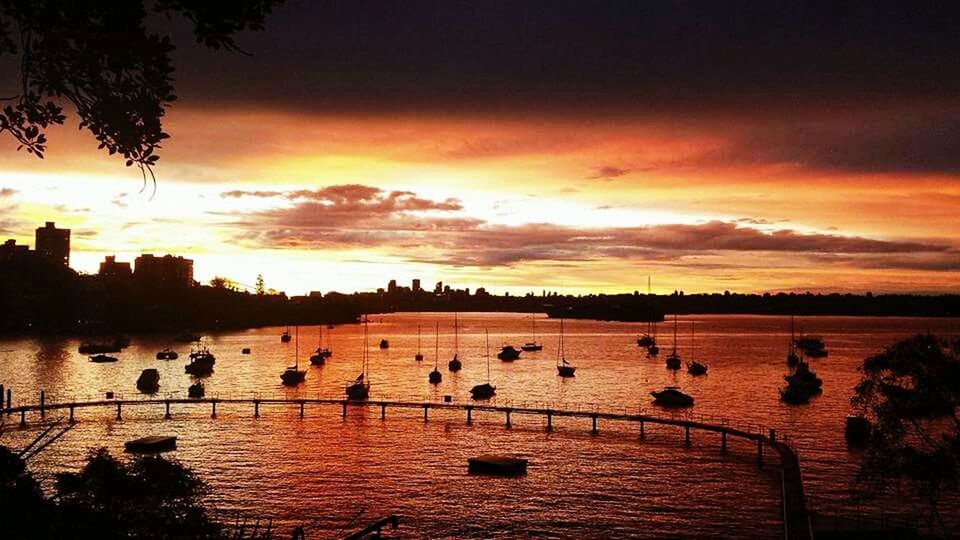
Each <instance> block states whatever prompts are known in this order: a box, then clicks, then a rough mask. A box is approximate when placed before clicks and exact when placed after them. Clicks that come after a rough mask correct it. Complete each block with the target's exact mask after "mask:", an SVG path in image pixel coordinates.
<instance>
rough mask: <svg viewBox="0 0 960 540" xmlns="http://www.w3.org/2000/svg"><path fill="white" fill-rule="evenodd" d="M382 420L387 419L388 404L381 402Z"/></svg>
mask: <svg viewBox="0 0 960 540" xmlns="http://www.w3.org/2000/svg"><path fill="white" fill-rule="evenodd" d="M380 419H381V420H386V419H387V404H386V403H383V402H380Z"/></svg>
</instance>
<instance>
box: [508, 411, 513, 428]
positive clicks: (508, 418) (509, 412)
mask: <svg viewBox="0 0 960 540" xmlns="http://www.w3.org/2000/svg"><path fill="white" fill-rule="evenodd" d="M511 412H512V411H511V410H510V409H507V427H510V426H511V424H510V413H511Z"/></svg>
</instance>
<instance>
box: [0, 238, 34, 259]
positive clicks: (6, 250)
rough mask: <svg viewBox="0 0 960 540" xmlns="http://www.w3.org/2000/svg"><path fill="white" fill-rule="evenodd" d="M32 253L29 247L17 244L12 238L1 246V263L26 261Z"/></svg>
mask: <svg viewBox="0 0 960 540" xmlns="http://www.w3.org/2000/svg"><path fill="white" fill-rule="evenodd" d="M30 253H31V252H30V247H29V246H27V245H25V244H17V241H16V240H14V239H12V238H11V239H10V240H7V241H6V242H4V243H3V245H0V261H3V262H13V261H16V260H24V259H26V258H27V257H29V256H30Z"/></svg>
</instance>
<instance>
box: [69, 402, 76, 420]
mask: <svg viewBox="0 0 960 540" xmlns="http://www.w3.org/2000/svg"><path fill="white" fill-rule="evenodd" d="M74 422H76V420H74V419H73V405H70V423H71V424H73V423H74Z"/></svg>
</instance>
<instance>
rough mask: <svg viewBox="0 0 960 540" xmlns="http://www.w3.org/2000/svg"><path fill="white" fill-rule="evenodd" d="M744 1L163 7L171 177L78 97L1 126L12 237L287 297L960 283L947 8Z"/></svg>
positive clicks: (958, 81) (858, 288)
mask: <svg viewBox="0 0 960 540" xmlns="http://www.w3.org/2000/svg"><path fill="white" fill-rule="evenodd" d="M773 4H776V5H773ZM743 5H744V6H750V7H749V9H748V8H743V9H732V8H731V7H730V5H725V6H720V5H716V7H712V6H714V4H712V3H704V4H702V5H699V4H697V3H681V2H649V3H641V2H623V3H618V2H605V3H600V4H599V5H596V4H595V5H590V6H588V5H586V3H584V4H573V5H572V6H565V5H563V3H557V2H530V3H525V4H524V5H523V6H522V7H518V6H517V5H515V3H513V2H483V3H476V4H474V3H471V2H459V1H451V2H435V3H426V2H425V3H413V4H411V3H406V2H403V3H400V2H396V3H379V2H316V3H314V2H307V1H303V0H301V1H291V2H289V3H288V4H287V5H286V6H283V7H281V8H279V9H278V10H277V11H276V12H275V13H274V15H273V16H272V17H271V18H270V19H268V21H267V28H266V30H265V31H263V32H259V33H244V34H241V35H240V36H239V37H238V44H239V45H240V47H241V48H243V49H244V50H246V51H248V52H250V53H251V54H252V56H246V55H243V54H236V53H233V54H231V53H227V52H223V51H219V52H218V51H210V50H205V49H201V48H198V47H196V46H194V45H193V43H192V38H191V36H190V35H189V30H188V29H187V28H186V27H185V26H181V25H180V24H179V23H166V22H163V21H157V22H156V23H157V27H156V28H155V29H156V30H157V31H163V32H167V31H169V32H171V33H172V34H173V36H174V38H175V39H174V41H175V43H176V44H177V45H178V47H179V48H178V51H177V53H176V55H175V65H176V66H177V72H176V77H177V83H176V84H177V89H178V96H179V99H178V100H177V102H176V103H175V105H174V106H173V107H172V108H171V109H169V111H168V114H167V117H166V120H165V122H166V129H167V131H168V132H169V133H170V134H171V139H170V140H169V141H168V142H167V143H166V144H165V145H164V148H163V151H162V152H161V154H160V155H161V160H160V162H159V165H158V166H157V169H156V173H157V178H158V184H157V187H156V192H155V194H154V192H153V188H152V186H148V187H147V188H146V189H145V190H143V191H141V179H140V174H139V172H138V171H136V170H135V169H132V168H130V169H128V168H126V167H124V166H123V162H122V161H121V160H118V159H115V158H113V157H109V156H107V155H106V154H105V153H104V152H102V151H98V150H97V149H96V147H97V143H96V141H95V140H94V139H93V137H92V136H91V135H90V134H89V133H87V132H85V131H78V130H77V129H76V118H75V117H74V116H69V117H68V120H67V125H65V126H63V127H62V128H59V129H53V130H50V131H49V132H48V138H49V139H50V141H51V142H50V145H49V150H48V152H47V158H46V159H45V160H43V161H39V160H37V159H35V158H33V157H32V156H28V155H26V154H24V153H22V152H16V151H15V149H16V145H15V144H14V142H13V141H12V140H11V139H9V138H0V236H3V237H9V238H15V239H17V240H18V241H19V242H27V243H30V244H32V243H33V239H32V236H33V229H34V228H35V227H37V226H39V225H41V224H42V223H43V222H44V221H56V222H57V224H58V225H59V226H66V227H69V228H71V229H72V230H73V254H72V261H71V264H72V266H73V267H74V268H75V269H77V270H79V271H83V272H95V271H96V268H97V265H98V263H99V261H100V260H102V258H103V256H104V255H106V254H117V255H118V258H119V259H121V260H131V261H132V260H133V258H134V257H135V256H136V255H137V254H139V253H143V252H146V253H158V254H162V253H167V252H169V253H175V254H181V255H184V256H187V257H190V258H192V259H194V260H195V273H196V276H197V278H198V279H200V280H203V281H206V280H209V279H210V278H211V277H213V276H214V275H225V276H228V277H231V278H233V279H235V280H236V281H238V282H240V283H246V284H252V283H253V282H254V280H255V277H256V275H257V274H258V273H262V274H263V276H264V278H265V280H266V283H267V285H268V286H270V287H274V288H277V289H281V290H285V291H287V292H288V293H291V294H299V293H303V292H306V291H310V290H320V291H324V292H326V291H330V290H339V291H353V290H372V289H375V288H377V287H382V286H384V285H385V283H386V281H387V280H388V279H391V278H395V279H398V280H399V281H402V282H405V283H409V280H410V279H412V278H421V279H422V281H423V282H424V284H425V285H427V286H432V284H433V282H435V281H438V280H443V281H444V282H448V283H450V284H451V285H453V286H458V287H463V286H468V287H471V288H475V287H478V286H485V287H487V289H488V290H493V291H497V292H502V291H511V292H516V293H520V292H526V291H532V290H536V291H539V290H540V289H542V288H551V289H558V288H559V287H560V285H561V283H562V284H563V287H564V290H566V291H568V292H587V291H598V292H599V291H603V292H622V291H632V290H634V289H645V287H646V276H648V275H650V276H652V280H653V287H654V290H655V291H656V292H671V291H673V290H675V289H682V290H685V291H687V292H710V291H722V290H731V291H742V292H764V291H781V290H799V291H806V290H812V291H855V292H862V291H867V290H870V291H873V292H894V291H896V292H924V293H928V292H960V217H958V209H960V55H957V51H958V50H960V47H958V46H960V37H958V33H957V32H956V29H957V28H958V27H960V15H958V12H957V10H956V9H954V8H951V10H952V11H951V12H949V13H944V12H942V11H940V12H936V13H933V12H931V13H925V12H922V11H919V9H921V8H917V7H916V6H910V5H909V4H907V3H902V6H900V7H897V4H893V3H891V4H888V3H885V2H876V3H871V4H870V6H871V7H869V8H866V7H864V8H856V7H848V8H844V9H845V11H844V12H841V13H836V12H830V13H829V16H828V13H827V11H826V10H827V9H828V8H823V9H820V8H818V7H816V4H815V3H807V4H806V6H805V7H798V6H793V7H789V6H788V4H787V3H779V2H774V3H770V5H767V3H765V2H755V3H745V4H743ZM824 5H825V6H827V5H829V6H832V8H831V9H837V8H836V6H835V5H834V4H833V3H829V4H824ZM691 6H695V7H691ZM169 24H173V26H172V27H171V26H169ZM2 79H3V80H2V82H0V86H4V85H6V84H7V82H6V81H7V80H9V78H8V77H6V75H4V77H3V78H2ZM0 90H6V88H0ZM0 93H2V92H0Z"/></svg>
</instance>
